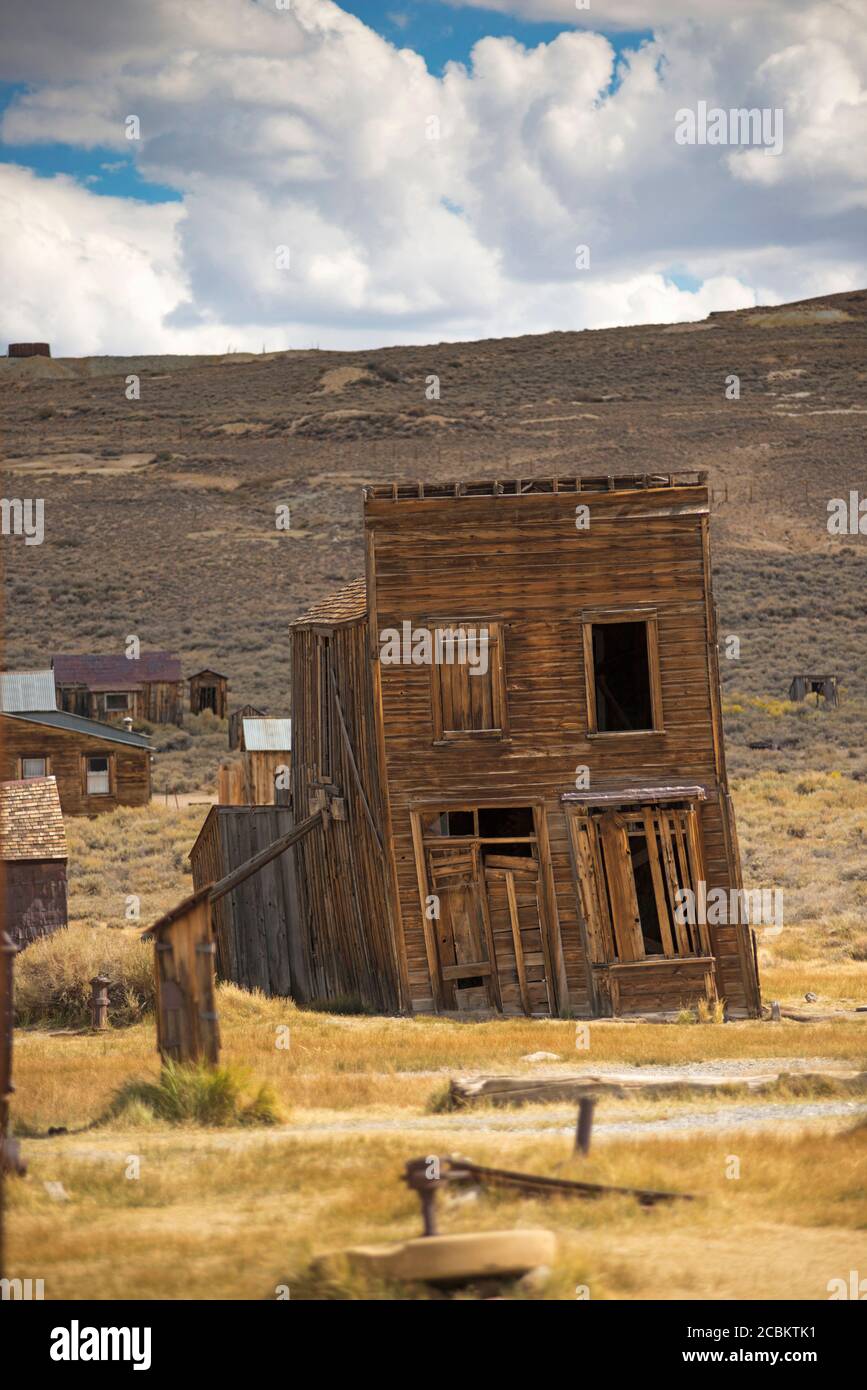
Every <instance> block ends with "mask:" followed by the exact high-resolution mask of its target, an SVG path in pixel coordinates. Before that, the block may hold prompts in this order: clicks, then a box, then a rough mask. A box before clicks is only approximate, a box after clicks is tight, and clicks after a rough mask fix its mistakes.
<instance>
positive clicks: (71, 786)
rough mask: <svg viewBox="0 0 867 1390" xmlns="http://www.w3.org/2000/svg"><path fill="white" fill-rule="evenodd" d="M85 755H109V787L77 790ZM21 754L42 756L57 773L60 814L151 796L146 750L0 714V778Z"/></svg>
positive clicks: (9, 775) (9, 776)
mask: <svg viewBox="0 0 867 1390" xmlns="http://www.w3.org/2000/svg"><path fill="white" fill-rule="evenodd" d="M85 755H93V756H96V757H106V756H107V757H109V758H110V759H113V760H114V767H113V772H112V779H111V781H110V786H111V791H110V792H109V793H108V794H107V795H105V796H88V795H87V794H86V792H85V791H84V790H83V788H84V782H83V778H82V770H81V760H82V757H84V756H85ZM21 757H34V758H36V757H39V758H42V757H47V758H48V759H49V760H50V767H49V771H50V772H51V773H52V774H53V776H54V777H56V778H57V791H58V794H59V796H60V805H61V809H62V811H63V814H64V815H65V816H82V815H96V814H98V813H99V812H102V811H113V810H114V809H115V807H117V806H146V805H147V804H148V802H149V801H150V797H151V765H150V758H151V755H150V751H149V750H148V749H147V748H133V747H132V746H131V745H130V744H124V743H111V742H108V741H107V740H104V739H100V738H95V737H93V736H92V735H89V734H81V733H78V732H72V731H70V730H68V729H57V728H52V727H51V726H50V725H48V724H31V723H28V722H27V721H26V720H23V719H12V718H7V717H5V716H3V715H0V781H12V780H14V779H16V778H17V777H18V760H19V758H21Z"/></svg>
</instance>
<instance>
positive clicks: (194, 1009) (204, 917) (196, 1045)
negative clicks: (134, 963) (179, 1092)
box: [146, 892, 220, 1063]
mask: <svg viewBox="0 0 867 1390" xmlns="http://www.w3.org/2000/svg"><path fill="white" fill-rule="evenodd" d="M151 933H152V934H153V941H154V981H155V985H156V1018H157V1050H158V1051H159V1053H160V1055H161V1057H162V1058H163V1061H165V1062H168V1061H173V1062H210V1063H215V1062H216V1061H217V1060H218V1058H219V1055H220V1028H219V1023H218V1020H217V1000H216V989H215V975H214V956H215V947H214V937H213V930H212V925H211V907H210V903H209V902H208V898H207V895H206V894H204V893H201V892H199V893H195V894H193V896H192V897H190V898H186V899H185V900H184V901H183V902H182V903H179V904H178V906H177V907H176V908H174V909H173V910H172V912H170V913H167V914H166V916H165V917H162V918H161V919H160V921H159V922H157V923H156V924H155V925H154V926H153V927H152V928H151V930H150V932H149V933H147V934H146V935H148V936H150V935H151Z"/></svg>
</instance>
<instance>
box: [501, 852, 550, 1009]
mask: <svg viewBox="0 0 867 1390" xmlns="http://www.w3.org/2000/svg"><path fill="white" fill-rule="evenodd" d="M485 891H486V893H487V900H488V913H489V919H490V924H491V934H492V939H493V948H494V955H495V960H496V967H497V980H498V984H499V990H500V998H501V1000H502V1008H503V1012H504V1013H507V1014H509V1013H512V1014H515V1013H523V1014H535V1015H537V1016H539V1015H542V1016H548V1015H550V1014H552V1013H553V1012H554V1010H553V1001H552V998H551V989H550V983H549V980H550V976H549V965H548V959H547V954H546V951H545V937H544V928H543V921H544V918H543V913H542V906H541V902H540V897H539V865H538V864H537V862H536V860H535V859H531V858H529V857H527V858H524V857H523V856H520V855H510V854H488V855H487V856H486V858H485Z"/></svg>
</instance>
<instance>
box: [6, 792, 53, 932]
mask: <svg viewBox="0 0 867 1390" xmlns="http://www.w3.org/2000/svg"><path fill="white" fill-rule="evenodd" d="M0 861H2V865H3V874H2V877H3V883H4V892H5V921H4V929H5V930H6V931H7V932H8V933H9V935H10V937H11V938H12V941H13V943H14V944H15V945H16V946H18V947H19V949H20V948H21V947H24V946H29V945H30V944H31V942H33V941H38V940H39V938H40V937H43V936H51V934H52V933H53V932H56V931H58V930H59V929H60V928H61V927H65V926H66V925H67V911H66V869H67V848H66V832H65V830H64V828H63V815H62V813H61V809H60V797H59V796H58V794H57V782H56V780H55V778H54V777H35V778H28V779H27V780H26V781H14V782H0Z"/></svg>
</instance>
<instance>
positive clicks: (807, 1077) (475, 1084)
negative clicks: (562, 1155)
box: [448, 1070, 867, 1110]
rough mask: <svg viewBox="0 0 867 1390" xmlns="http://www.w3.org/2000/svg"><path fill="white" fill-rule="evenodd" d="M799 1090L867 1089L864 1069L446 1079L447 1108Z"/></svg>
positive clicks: (857, 1092)
mask: <svg viewBox="0 0 867 1390" xmlns="http://www.w3.org/2000/svg"><path fill="white" fill-rule="evenodd" d="M787 1084H788V1085H791V1086H793V1087H797V1088H798V1089H799V1090H800V1091H805V1090H809V1089H810V1088H816V1089H818V1090H821V1089H822V1088H823V1087H825V1088H827V1089H830V1090H833V1091H839V1092H841V1093H845V1094H852V1095H863V1094H865V1092H867V1071H853V1070H845V1071H844V1070H835V1071H810V1072H786V1071H774V1072H760V1073H756V1074H755V1075H752V1076H729V1077H724V1076H709V1077H704V1076H689V1075H686V1074H685V1075H681V1076H669V1077H660V1078H656V1079H653V1078H646V1079H645V1078H641V1077H634V1076H612V1075H606V1076H600V1075H593V1074H590V1073H586V1072H584V1073H579V1074H572V1075H560V1076H551V1075H549V1076H538V1075H536V1076H459V1077H453V1078H452V1079H451V1081H450V1083H449V1100H448V1104H449V1108H450V1109H454V1110H458V1109H461V1108H463V1107H464V1106H468V1105H478V1104H485V1103H487V1104H490V1105H516V1106H517V1105H553V1104H558V1103H559V1104H566V1103H569V1102H572V1103H574V1102H576V1101H579V1100H580V1099H581V1098H582V1097H583V1096H597V1097H598V1096H613V1097H617V1098H620V1099H623V1098H624V1097H627V1096H631V1095H635V1096H649V1097H655V1096H660V1097H664V1096H684V1097H686V1096H713V1095H720V1094H728V1095H737V1094H738V1093H742V1094H748V1093H750V1092H757V1091H759V1092H761V1091H767V1090H768V1089H771V1090H772V1089H774V1088H776V1087H778V1086H779V1087H782V1086H784V1085H787Z"/></svg>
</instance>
